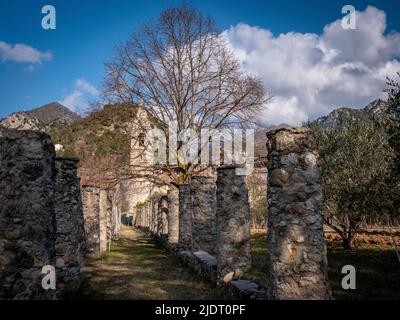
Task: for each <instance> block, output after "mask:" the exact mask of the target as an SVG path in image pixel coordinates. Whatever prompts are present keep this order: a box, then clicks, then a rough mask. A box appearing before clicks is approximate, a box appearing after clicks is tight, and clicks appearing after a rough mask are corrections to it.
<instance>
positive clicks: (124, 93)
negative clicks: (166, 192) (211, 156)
mask: <svg viewBox="0 0 400 320" xmlns="http://www.w3.org/2000/svg"><path fill="white" fill-rule="evenodd" d="M104 93H105V95H106V96H107V99H108V100H109V101H112V102H115V103H132V104H136V105H138V104H141V105H144V106H145V109H146V112H147V114H148V116H149V118H150V119H151V121H152V123H153V125H154V126H156V127H157V128H159V129H161V130H163V131H164V133H165V136H166V137H167V138H168V137H169V132H168V126H169V125H170V124H171V123H175V125H176V129H177V131H178V136H179V133H181V132H183V131H184V130H186V129H191V130H194V132H196V133H197V134H200V131H201V129H203V128H208V129H211V130H213V129H219V128H223V127H232V126H235V127H246V126H249V125H251V124H254V123H255V121H254V119H257V117H256V115H257V114H258V112H259V111H260V109H261V108H262V106H263V105H264V104H265V103H267V102H268V100H269V99H270V98H269V96H267V95H266V94H265V92H264V89H263V86H262V83H261V81H260V80H259V79H258V78H256V77H255V76H253V75H251V74H248V73H245V72H244V71H243V70H242V69H241V66H240V64H239V62H238V61H237V60H236V59H235V57H234V55H233V53H232V52H231V51H230V49H229V46H228V44H227V42H226V40H225V39H224V37H223V36H222V35H221V34H220V33H219V32H218V31H217V29H216V28H215V26H214V22H213V20H212V19H211V18H210V17H204V16H203V15H202V14H200V13H199V12H197V11H196V10H194V9H193V8H191V7H187V6H178V7H172V8H169V9H166V10H165V11H163V12H162V13H161V15H160V16H159V17H158V19H157V20H156V21H153V22H151V23H150V24H146V25H144V26H143V27H142V28H141V30H140V31H139V32H137V33H136V34H134V35H132V36H131V37H130V39H129V40H128V41H127V42H126V43H124V44H121V45H119V46H118V47H117V49H116V54H115V57H114V58H113V59H111V60H110V61H109V62H107V63H106V81H105V86H104ZM207 146H208V141H207ZM181 147H182V143H178V149H179V148H181ZM177 167H178V168H179V170H178V171H177V170H176V167H174V168H172V167H171V166H168V165H166V166H163V167H158V168H157V169H156V175H155V178H159V177H160V176H162V174H160V171H159V170H161V171H162V172H164V173H167V175H168V176H170V177H171V178H172V181H174V182H176V183H177V184H179V183H182V182H185V181H187V180H188V179H190V175H191V173H192V172H193V171H194V170H196V168H197V169H198V165H195V164H193V163H180V162H179V160H178V163H177ZM177 172H178V174H177ZM148 173H149V172H148V171H146V175H147V174H148Z"/></svg>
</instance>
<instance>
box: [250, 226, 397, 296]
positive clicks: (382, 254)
mask: <svg viewBox="0 0 400 320" xmlns="http://www.w3.org/2000/svg"><path fill="white" fill-rule="evenodd" d="M251 245H252V249H251V253H252V262H253V267H252V269H251V270H250V271H249V272H247V273H246V274H245V276H246V277H247V278H252V279H256V280H257V281H258V282H260V283H261V284H263V285H264V286H267V285H268V250H267V237H266V234H265V232H257V233H252V238H251ZM327 249H328V273H329V280H330V282H331V286H332V294H333V298H334V299H338V300H360V299H366V300H379V299H400V263H399V261H398V260H397V257H396V252H395V250H394V249H392V248H391V247H389V246H378V245H376V246H368V247H363V248H358V249H354V250H350V251H344V250H343V249H342V247H341V244H340V243H338V242H327ZM345 265H352V266H354V267H355V269H356V290H343V289H342V287H341V281H342V278H343V277H344V276H345V274H342V273H341V270H342V267H343V266H345Z"/></svg>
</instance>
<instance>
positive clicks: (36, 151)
mask: <svg viewBox="0 0 400 320" xmlns="http://www.w3.org/2000/svg"><path fill="white" fill-rule="evenodd" d="M54 157H55V152H54V146H53V144H52V142H51V140H50V138H49V136H47V135H46V134H44V133H39V132H31V131H16V130H5V132H4V133H2V131H1V129H0V299H32V298H35V299H41V298H49V297H50V295H51V294H53V293H54V291H53V293H52V292H49V291H52V290H49V291H45V290H43V288H42V286H41V281H42V278H43V274H41V271H42V267H43V266H45V265H54V262H55V261H54V253H55V252H54V244H55V215H54V176H55V172H54Z"/></svg>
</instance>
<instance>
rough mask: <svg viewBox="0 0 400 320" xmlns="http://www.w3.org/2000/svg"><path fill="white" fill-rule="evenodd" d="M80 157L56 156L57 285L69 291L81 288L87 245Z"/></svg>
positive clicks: (67, 292) (63, 290) (65, 291)
mask: <svg viewBox="0 0 400 320" xmlns="http://www.w3.org/2000/svg"><path fill="white" fill-rule="evenodd" d="M78 161H79V160H78V159H76V158H56V161H55V166H56V179H55V217H56V230H57V233H56V243H55V250H56V252H55V253H56V267H57V287H58V289H61V291H62V294H61V295H58V296H59V297H63V295H68V294H70V293H73V292H75V291H76V290H78V289H79V286H80V283H81V278H80V266H81V263H82V261H83V258H84V254H85V249H86V239H85V230H84V219H83V212H82V201H81V196H80V181H79V178H78V176H77V170H78V168H77V166H78Z"/></svg>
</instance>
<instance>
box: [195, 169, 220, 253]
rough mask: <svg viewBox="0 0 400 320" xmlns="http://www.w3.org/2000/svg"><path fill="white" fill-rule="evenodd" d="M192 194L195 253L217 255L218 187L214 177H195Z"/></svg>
mask: <svg viewBox="0 0 400 320" xmlns="http://www.w3.org/2000/svg"><path fill="white" fill-rule="evenodd" d="M190 186H191V192H192V206H193V221H192V232H193V239H192V246H193V251H199V250H202V251H206V252H208V253H209V254H211V255H215V248H216V245H215V240H216V232H217V229H216V218H217V216H216V210H217V195H216V192H217V186H216V184H215V178H214V177H202V176H194V177H192V181H191V183H190Z"/></svg>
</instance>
